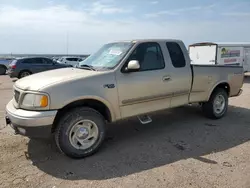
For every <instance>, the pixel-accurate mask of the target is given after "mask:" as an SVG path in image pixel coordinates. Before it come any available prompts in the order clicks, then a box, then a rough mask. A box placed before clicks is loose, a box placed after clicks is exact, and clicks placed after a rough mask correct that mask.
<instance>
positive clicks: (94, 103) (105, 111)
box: [52, 99, 112, 132]
mask: <svg viewBox="0 0 250 188" xmlns="http://www.w3.org/2000/svg"><path fill="white" fill-rule="evenodd" d="M81 106H85V107H89V108H93V109H94V110H96V111H98V112H99V113H100V114H101V115H102V116H103V117H104V119H105V120H107V121H108V122H111V120H112V117H111V113H110V110H109V108H108V107H107V106H106V105H105V104H103V103H102V102H100V101H98V100H95V99H84V100H78V101H75V102H72V103H70V104H68V105H66V106H64V107H63V108H62V109H60V110H59V111H58V113H57V115H56V118H55V120H54V123H53V127H52V132H53V131H54V129H55V127H56V125H57V123H58V121H59V119H60V117H62V116H63V115H64V114H65V113H66V112H68V111H70V110H71V109H73V108H76V107H81Z"/></svg>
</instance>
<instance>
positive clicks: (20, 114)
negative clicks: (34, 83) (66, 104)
mask: <svg viewBox="0 0 250 188" xmlns="http://www.w3.org/2000/svg"><path fill="white" fill-rule="evenodd" d="M56 114H57V111H56V110H53V111H28V110H22V109H16V108H15V107H14V105H13V103H12V100H11V101H10V102H9V103H8V104H7V106H6V117H5V120H6V124H7V125H10V126H11V127H12V128H13V129H14V130H15V133H16V134H21V135H23V136H28V137H31V138H47V137H50V135H51V128H52V125H53V122H54V119H55V117H56Z"/></svg>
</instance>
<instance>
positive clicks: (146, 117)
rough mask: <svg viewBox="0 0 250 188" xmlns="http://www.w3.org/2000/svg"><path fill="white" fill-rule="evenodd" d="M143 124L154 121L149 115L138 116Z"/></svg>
mask: <svg viewBox="0 0 250 188" xmlns="http://www.w3.org/2000/svg"><path fill="white" fill-rule="evenodd" d="M137 118H138V119H139V121H140V122H141V124H148V123H151V122H152V119H151V118H150V117H149V116H148V115H141V116H137Z"/></svg>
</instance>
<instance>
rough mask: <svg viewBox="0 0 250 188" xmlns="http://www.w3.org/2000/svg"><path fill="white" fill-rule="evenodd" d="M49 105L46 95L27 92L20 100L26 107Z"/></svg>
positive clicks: (44, 106)
mask: <svg viewBox="0 0 250 188" xmlns="http://www.w3.org/2000/svg"><path fill="white" fill-rule="evenodd" d="M48 105H49V99H48V96H47V95H43V94H33V93H27V94H25V95H24V97H23V100H22V106H24V107H28V108H46V107H48Z"/></svg>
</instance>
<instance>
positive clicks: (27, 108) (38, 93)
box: [19, 91, 50, 110]
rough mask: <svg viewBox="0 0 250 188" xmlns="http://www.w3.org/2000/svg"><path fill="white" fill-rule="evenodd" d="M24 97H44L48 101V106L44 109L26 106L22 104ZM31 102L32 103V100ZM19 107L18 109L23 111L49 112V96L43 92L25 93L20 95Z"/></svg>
mask: <svg viewBox="0 0 250 188" xmlns="http://www.w3.org/2000/svg"><path fill="white" fill-rule="evenodd" d="M26 95H34V96H46V97H47V100H48V105H47V106H46V107H41V106H26V105H24V104H23V102H24V99H25V96H26ZM34 98H35V97H34ZM33 102H34V100H33ZM19 106H20V108H22V109H25V110H49V109H50V96H49V94H48V93H44V92H33V91H25V92H23V93H22V96H21V99H20V100H19Z"/></svg>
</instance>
